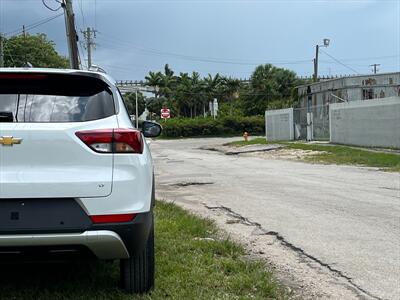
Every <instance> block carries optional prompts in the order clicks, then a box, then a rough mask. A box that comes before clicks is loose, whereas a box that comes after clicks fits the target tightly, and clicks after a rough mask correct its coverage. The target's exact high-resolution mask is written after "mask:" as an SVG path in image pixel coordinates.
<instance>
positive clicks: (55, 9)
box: [42, 0, 62, 11]
mask: <svg viewBox="0 0 400 300" xmlns="http://www.w3.org/2000/svg"><path fill="white" fill-rule="evenodd" d="M56 2H58V1H56ZM42 3H43V5H44V6H46V8H47V9H49V10H51V11H58V10H60V9H61V8H62V5H60V6H59V7H58V8H51V7H50V6H48V5H47V4H46V1H45V0H42ZM58 3H60V2H58Z"/></svg>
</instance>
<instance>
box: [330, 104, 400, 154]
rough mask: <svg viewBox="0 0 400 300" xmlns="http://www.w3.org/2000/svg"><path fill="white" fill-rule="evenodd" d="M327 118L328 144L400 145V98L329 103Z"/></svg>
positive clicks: (397, 146)
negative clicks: (328, 127) (328, 123)
mask: <svg viewBox="0 0 400 300" xmlns="http://www.w3.org/2000/svg"><path fill="white" fill-rule="evenodd" d="M329 121H330V141H331V142H332V143H337V144H347V145H357V146H372V147H373V146H376V147H396V148H400V97H390V98H381V99H374V100H360V101H351V102H348V103H334V104H330V106H329Z"/></svg>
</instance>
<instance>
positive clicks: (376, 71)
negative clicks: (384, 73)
mask: <svg viewBox="0 0 400 300" xmlns="http://www.w3.org/2000/svg"><path fill="white" fill-rule="evenodd" d="M380 65H381V64H372V65H369V66H370V67H374V74H376V73H378V67H379V66H380Z"/></svg>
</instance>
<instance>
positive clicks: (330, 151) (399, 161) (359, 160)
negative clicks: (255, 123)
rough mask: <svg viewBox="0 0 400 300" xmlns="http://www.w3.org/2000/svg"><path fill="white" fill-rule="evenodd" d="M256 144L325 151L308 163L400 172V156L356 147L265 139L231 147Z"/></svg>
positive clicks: (307, 158)
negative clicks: (269, 140)
mask: <svg viewBox="0 0 400 300" xmlns="http://www.w3.org/2000/svg"><path fill="white" fill-rule="evenodd" d="M255 144H260V145H262V144H282V145H284V146H285V148H289V149H301V150H311V151H324V152H325V153H319V154H315V155H312V156H308V157H306V158H305V160H306V161H309V162H316V163H326V164H343V165H360V166H367V167H377V168H384V169H386V170H388V171H400V155H398V154H392V153H383V152H376V151H369V150H362V149H357V148H354V147H347V146H338V145H331V144H327V145H321V144H305V143H300V142H267V141H266V140H265V139H264V138H256V139H253V140H250V141H249V142H247V143H246V142H244V141H236V142H232V143H229V144H228V145H230V146H236V147H240V146H245V145H255Z"/></svg>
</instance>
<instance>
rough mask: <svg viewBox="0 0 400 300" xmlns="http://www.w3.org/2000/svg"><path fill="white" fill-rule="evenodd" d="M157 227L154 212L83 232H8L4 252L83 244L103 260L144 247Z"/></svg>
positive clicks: (0, 245) (0, 241)
mask: <svg viewBox="0 0 400 300" xmlns="http://www.w3.org/2000/svg"><path fill="white" fill-rule="evenodd" d="M152 226H153V211H149V212H147V213H140V214H137V215H136V217H135V218H134V219H133V220H132V221H131V222H126V223H104V224H92V225H90V226H88V227H87V228H85V229H84V230H82V231H80V232H65V231H60V232H53V231H52V232H49V231H46V230H35V231H33V232H21V231H18V232H15V233H14V234H13V233H12V232H7V233H5V234H0V254H1V253H2V252H5V253H7V251H8V249H12V251H13V252H15V251H16V250H21V252H24V249H28V248H32V247H37V248H40V247H49V249H51V248H52V247H54V248H57V249H60V246H65V247H66V248H68V247H70V246H83V247H86V248H87V249H89V250H90V251H91V252H92V253H93V254H94V255H95V256H96V257H97V258H99V259H126V258H129V257H131V256H132V255H133V254H135V253H138V252H139V251H141V250H143V248H144V247H145V245H146V243H147V239H148V237H149V234H150V230H151V227H152Z"/></svg>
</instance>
